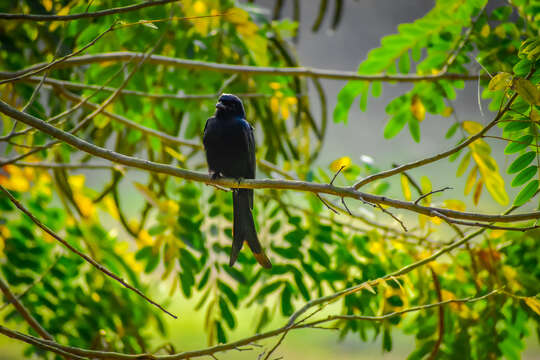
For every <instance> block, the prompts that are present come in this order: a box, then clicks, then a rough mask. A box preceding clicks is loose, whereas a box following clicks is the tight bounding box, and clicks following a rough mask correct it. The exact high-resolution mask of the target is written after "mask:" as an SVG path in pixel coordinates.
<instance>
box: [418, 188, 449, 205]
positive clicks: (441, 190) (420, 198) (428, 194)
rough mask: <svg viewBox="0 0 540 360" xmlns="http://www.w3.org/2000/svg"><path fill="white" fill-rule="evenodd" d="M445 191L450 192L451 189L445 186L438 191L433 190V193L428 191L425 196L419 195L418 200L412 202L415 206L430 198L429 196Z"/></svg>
mask: <svg viewBox="0 0 540 360" xmlns="http://www.w3.org/2000/svg"><path fill="white" fill-rule="evenodd" d="M446 190H452V188H451V187H450V186H446V187H444V188H442V189H439V190H433V191H430V192H428V193H427V194H423V195H421V196H420V197H419V198H418V199H416V201H415V202H414V204H415V205H418V203H419V202H420V200H422V199H425V198H426V197H428V196H430V195H433V194H436V193H439V192H443V191H446Z"/></svg>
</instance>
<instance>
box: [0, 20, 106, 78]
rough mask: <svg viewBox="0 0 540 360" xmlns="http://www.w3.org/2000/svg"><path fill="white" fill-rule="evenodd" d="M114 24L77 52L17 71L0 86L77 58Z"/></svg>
mask: <svg viewBox="0 0 540 360" xmlns="http://www.w3.org/2000/svg"><path fill="white" fill-rule="evenodd" d="M115 24H116V22H114V23H113V24H112V25H111V26H110V27H109V28H108V29H107V30H105V31H103V32H102V33H101V34H99V35H98V36H96V37H95V38H94V39H93V40H92V41H90V42H89V43H88V44H86V45H85V46H83V47H82V48H80V49H79V50H77V51H74V52H72V53H71V54H68V55H66V56H63V57H61V58H60V59H57V60H54V61H52V62H50V63H45V64H40V66H33V67H32V68H31V69H29V70H28V71H27V70H23V71H22V72H20V71H18V72H17V73H16V74H15V75H14V76H13V77H8V78H7V79H4V80H0V85H2V84H5V83H8V82H13V81H17V80H21V79H24V78H26V77H29V76H32V75H35V74H39V73H40V72H43V71H45V70H48V69H52V68H54V67H57V66H58V65H59V64H61V63H63V62H65V61H67V60H69V59H70V58H72V57H74V56H77V55H79V54H80V53H82V52H84V51H85V50H86V49H88V48H89V47H91V46H92V45H94V44H95V43H96V42H97V41H98V40H99V39H101V38H102V37H103V36H105V35H106V34H107V33H109V32H111V31H113V30H114V26H115Z"/></svg>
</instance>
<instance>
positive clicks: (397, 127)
mask: <svg viewBox="0 0 540 360" xmlns="http://www.w3.org/2000/svg"><path fill="white" fill-rule="evenodd" d="M407 119H408V117H407V113H406V112H405V111H401V112H399V113H397V114H396V115H395V116H394V117H392V118H391V119H390V121H388V123H387V124H386V127H385V128H384V138H385V139H391V138H393V137H394V136H396V135H397V134H398V133H399V132H400V131H401V129H403V127H404V126H405V124H406V123H407Z"/></svg>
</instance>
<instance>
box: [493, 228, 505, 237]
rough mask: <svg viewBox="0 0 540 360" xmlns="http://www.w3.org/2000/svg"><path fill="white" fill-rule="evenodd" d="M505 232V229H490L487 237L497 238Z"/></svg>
mask: <svg viewBox="0 0 540 360" xmlns="http://www.w3.org/2000/svg"><path fill="white" fill-rule="evenodd" d="M505 233H506V230H499V229H495V230H491V232H490V233H489V238H490V239H498V238H500V237H501V236H503V235H504V234H505Z"/></svg>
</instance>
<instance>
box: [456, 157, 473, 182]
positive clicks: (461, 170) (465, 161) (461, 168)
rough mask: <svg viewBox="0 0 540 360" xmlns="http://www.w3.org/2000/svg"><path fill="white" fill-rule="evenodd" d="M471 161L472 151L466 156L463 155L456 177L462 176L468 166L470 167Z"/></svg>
mask: <svg viewBox="0 0 540 360" xmlns="http://www.w3.org/2000/svg"><path fill="white" fill-rule="evenodd" d="M470 162H471V152H470V151H469V152H467V153H466V154H465V156H463V159H461V162H460V163H459V166H458V169H457V173H456V177H460V176H461V175H463V174H464V173H465V171H467V168H468V167H469V163H470Z"/></svg>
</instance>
